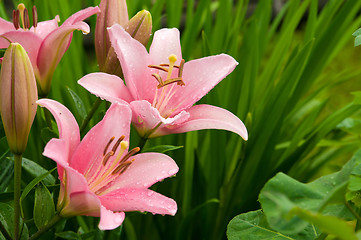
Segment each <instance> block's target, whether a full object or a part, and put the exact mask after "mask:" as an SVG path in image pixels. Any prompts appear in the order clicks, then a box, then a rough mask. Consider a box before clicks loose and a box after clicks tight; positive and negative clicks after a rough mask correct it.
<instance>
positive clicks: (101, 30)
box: [95, 0, 128, 70]
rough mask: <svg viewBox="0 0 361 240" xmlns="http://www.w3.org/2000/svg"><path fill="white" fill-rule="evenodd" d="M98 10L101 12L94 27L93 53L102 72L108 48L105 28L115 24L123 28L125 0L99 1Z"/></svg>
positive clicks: (125, 8)
mask: <svg viewBox="0 0 361 240" xmlns="http://www.w3.org/2000/svg"><path fill="white" fill-rule="evenodd" d="M99 8H100V10H101V12H100V13H99V14H98V17H97V22H96V25H95V52H96V55H97V59H98V64H99V68H100V69H101V70H102V69H103V68H104V65H105V62H106V58H107V54H108V52H109V48H110V40H109V36H108V32H107V28H108V27H111V26H113V24H115V23H118V24H120V25H121V26H123V27H124V26H125V25H126V23H127V22H128V9H127V4H126V1H125V0H101V2H100V4H99Z"/></svg>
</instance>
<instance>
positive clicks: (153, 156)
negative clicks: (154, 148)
mask: <svg viewBox="0 0 361 240" xmlns="http://www.w3.org/2000/svg"><path fill="white" fill-rule="evenodd" d="M132 158H134V161H133V163H132V164H131V165H130V166H129V168H127V171H125V172H124V173H122V174H121V175H120V176H119V177H118V178H117V179H116V180H114V182H113V183H112V185H111V186H109V187H108V188H107V190H106V191H105V192H106V193H110V192H112V191H113V190H116V189H119V188H148V187H150V186H152V185H153V184H154V183H156V182H159V181H161V180H163V179H164V178H167V177H170V176H173V175H175V174H176V173H177V172H178V170H179V168H178V166H177V164H176V163H175V162H174V160H173V159H172V158H170V157H169V156H167V155H165V154H161V153H141V154H137V155H135V156H134V157H132Z"/></svg>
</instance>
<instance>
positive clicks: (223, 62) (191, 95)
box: [168, 54, 238, 115]
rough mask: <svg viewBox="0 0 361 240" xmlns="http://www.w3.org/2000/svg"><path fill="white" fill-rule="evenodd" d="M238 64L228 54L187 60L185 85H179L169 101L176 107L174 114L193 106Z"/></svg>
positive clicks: (184, 76)
mask: <svg viewBox="0 0 361 240" xmlns="http://www.w3.org/2000/svg"><path fill="white" fill-rule="evenodd" d="M237 64H238V63H237V61H236V60H234V58H232V57H231V56H229V55H227V54H220V55H215V56H209V57H205V58H201V59H196V60H192V61H189V62H186V63H185V64H184V70H183V81H184V83H185V86H182V87H179V88H180V89H179V90H178V91H177V92H176V93H175V94H174V95H173V96H172V98H171V99H170V100H169V103H168V104H169V105H170V106H172V107H173V108H174V109H176V111H175V112H174V113H173V115H176V114H178V113H179V112H181V111H182V110H184V109H186V108H189V107H191V106H192V105H193V104H194V103H195V102H197V101H198V100H199V99H201V98H202V97H203V96H204V95H206V94H207V93H208V92H209V91H210V90H211V89H212V88H213V87H214V86H216V85H217V84H218V83H219V82H220V81H221V80H222V79H224V78H225V77H226V76H227V75H228V74H230V73H231V72H232V71H233V70H234V68H235V67H236V66H237Z"/></svg>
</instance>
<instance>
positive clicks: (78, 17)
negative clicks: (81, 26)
mask: <svg viewBox="0 0 361 240" xmlns="http://www.w3.org/2000/svg"><path fill="white" fill-rule="evenodd" d="M99 12H100V8H99V7H88V8H85V9H83V10H80V11H78V12H76V13H74V14H73V15H71V16H70V17H69V18H68V19H66V20H65V22H64V23H63V24H62V25H73V24H74V23H76V22H80V21H83V20H84V19H86V18H88V17H90V16H92V15H94V14H96V13H99Z"/></svg>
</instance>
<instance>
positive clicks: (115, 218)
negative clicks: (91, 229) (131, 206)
mask: <svg viewBox="0 0 361 240" xmlns="http://www.w3.org/2000/svg"><path fill="white" fill-rule="evenodd" d="M124 218H125V213H124V212H119V213H115V212H112V211H110V210H108V209H106V208H105V207H104V206H101V209H100V222H99V226H98V227H99V229H100V230H112V229H115V228H117V227H119V226H120V225H121V224H122V223H123V221H124Z"/></svg>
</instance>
